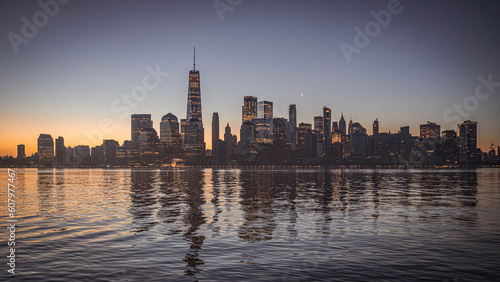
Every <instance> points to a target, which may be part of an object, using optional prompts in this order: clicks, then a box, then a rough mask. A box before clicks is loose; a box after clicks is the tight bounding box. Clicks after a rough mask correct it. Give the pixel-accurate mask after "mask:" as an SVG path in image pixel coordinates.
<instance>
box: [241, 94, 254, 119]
mask: <svg viewBox="0 0 500 282" xmlns="http://www.w3.org/2000/svg"><path fill="white" fill-rule="evenodd" d="M256 118H257V97H254V96H245V97H244V98H243V107H242V109H241V123H244V122H252V121H253V120H254V119H256Z"/></svg>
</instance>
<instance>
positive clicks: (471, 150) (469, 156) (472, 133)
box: [457, 120, 480, 164]
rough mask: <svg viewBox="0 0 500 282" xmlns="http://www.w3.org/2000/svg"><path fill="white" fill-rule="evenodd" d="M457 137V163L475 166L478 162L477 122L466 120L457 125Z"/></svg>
mask: <svg viewBox="0 0 500 282" xmlns="http://www.w3.org/2000/svg"><path fill="white" fill-rule="evenodd" d="M457 137H458V149H459V159H458V161H459V163H460V164H476V163H477V162H478V161H479V160H480V157H479V154H478V148H477V122H475V121H470V120H467V121H464V122H463V123H460V124H458V129H457Z"/></svg>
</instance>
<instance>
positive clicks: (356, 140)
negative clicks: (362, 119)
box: [349, 122, 367, 160]
mask: <svg viewBox="0 0 500 282" xmlns="http://www.w3.org/2000/svg"><path fill="white" fill-rule="evenodd" d="M349 139H350V141H351V143H350V149H351V154H350V156H351V157H352V158H358V159H360V160H364V159H365V158H366V142H367V134H366V129H365V128H364V127H363V126H362V125H361V124H360V123H358V122H356V123H353V124H352V128H351V133H350V134H349Z"/></svg>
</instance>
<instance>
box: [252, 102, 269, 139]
mask: <svg viewBox="0 0 500 282" xmlns="http://www.w3.org/2000/svg"><path fill="white" fill-rule="evenodd" d="M254 123H255V129H256V130H257V133H258V134H259V135H258V140H257V141H258V142H260V143H272V142H273V102H269V101H260V102H258V103H257V119H254Z"/></svg>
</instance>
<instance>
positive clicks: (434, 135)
mask: <svg viewBox="0 0 500 282" xmlns="http://www.w3.org/2000/svg"><path fill="white" fill-rule="evenodd" d="M440 134H441V126H440V125H437V124H436V123H434V122H430V121H428V122H427V124H421V125H420V138H422V139H439V135H440Z"/></svg>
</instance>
